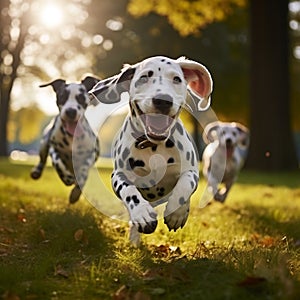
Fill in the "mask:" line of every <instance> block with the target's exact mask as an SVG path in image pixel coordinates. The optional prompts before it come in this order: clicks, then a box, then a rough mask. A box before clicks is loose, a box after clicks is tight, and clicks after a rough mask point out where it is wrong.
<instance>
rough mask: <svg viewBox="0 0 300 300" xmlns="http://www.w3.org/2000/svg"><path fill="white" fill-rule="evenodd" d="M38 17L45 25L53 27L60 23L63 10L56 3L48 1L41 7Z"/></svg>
mask: <svg viewBox="0 0 300 300" xmlns="http://www.w3.org/2000/svg"><path fill="white" fill-rule="evenodd" d="M40 19H41V22H42V23H43V24H44V25H45V26H46V27H48V28H55V27H58V26H60V25H61V24H62V22H63V12H62V10H61V8H60V7H59V6H58V5H55V4H51V3H49V4H47V5H45V6H44V7H43V8H42V11H41V14H40Z"/></svg>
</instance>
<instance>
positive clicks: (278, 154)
mask: <svg viewBox="0 0 300 300" xmlns="http://www.w3.org/2000/svg"><path fill="white" fill-rule="evenodd" d="M250 19H251V20H250V30H251V49H250V53H251V54H250V55H251V58H250V59H251V82H250V120H251V124H250V129H251V146H250V152H249V159H248V166H249V167H250V168H254V169H261V170H285V169H295V168H296V167H297V159H296V153H295V146H294V143H293V137H292V130H291V118H290V89H289V88H290V86H289V84H290V79H289V59H288V58H289V37H288V0H277V1H273V0H251V1H250Z"/></svg>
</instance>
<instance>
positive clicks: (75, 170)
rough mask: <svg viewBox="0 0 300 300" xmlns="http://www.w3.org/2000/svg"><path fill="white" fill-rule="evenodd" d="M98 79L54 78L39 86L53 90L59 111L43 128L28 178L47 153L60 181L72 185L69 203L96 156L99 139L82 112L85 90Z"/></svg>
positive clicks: (78, 192)
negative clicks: (37, 151)
mask: <svg viewBox="0 0 300 300" xmlns="http://www.w3.org/2000/svg"><path fill="white" fill-rule="evenodd" d="M98 81H99V79H97V78H94V77H92V76H87V77H85V78H84V79H83V80H82V81H81V82H80V83H66V81H65V80H63V79H56V80H54V81H52V82H50V83H47V84H43V85H40V87H46V86H52V88H53V90H54V92H55V93H56V103H57V106H58V108H59V114H58V115H57V116H56V117H55V118H54V119H53V120H52V121H51V122H50V124H49V125H48V126H47V128H46V129H45V132H44V135H43V138H42V140H41V144H40V151H39V157H40V161H39V163H38V164H37V165H36V166H35V167H34V168H33V169H32V170H31V177H32V178H33V179H38V178H40V177H41V175H42V172H43V169H44V167H45V164H46V161H47V157H48V154H49V155H50V157H51V159H52V164H53V166H54V168H55V169H56V172H57V174H58V175H59V177H60V179H61V180H62V181H63V183H64V184H65V185H67V186H70V185H75V186H74V188H73V189H72V191H71V193H70V196H69V202H70V203H75V202H76V201H78V199H79V197H80V195H81V191H82V188H83V186H84V184H85V182H86V180H87V177H88V172H89V169H90V168H91V167H92V166H93V165H94V163H95V162H96V160H97V158H98V156H99V141H98V138H97V137H96V135H95V134H94V132H93V131H92V129H91V127H90V125H89V123H88V120H87V119H86V117H85V115H84V113H85V111H86V108H87V106H88V105H89V104H90V98H89V94H88V91H89V90H90V89H91V88H92V87H93V86H94V85H95V84H96V83H97V82H98Z"/></svg>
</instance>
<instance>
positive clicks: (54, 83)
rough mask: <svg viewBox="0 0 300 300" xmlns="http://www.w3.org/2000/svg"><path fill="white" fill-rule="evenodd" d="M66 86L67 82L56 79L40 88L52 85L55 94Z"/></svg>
mask: <svg viewBox="0 0 300 300" xmlns="http://www.w3.org/2000/svg"><path fill="white" fill-rule="evenodd" d="M65 84H66V81H65V80H63V79H56V80H54V81H51V82H49V83H45V84H41V85H40V87H46V86H49V85H51V86H52V88H53V90H54V92H55V93H57V92H58V91H59V90H60V89H61V88H63V87H64V86H65Z"/></svg>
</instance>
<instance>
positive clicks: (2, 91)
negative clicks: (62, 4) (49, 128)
mask: <svg viewBox="0 0 300 300" xmlns="http://www.w3.org/2000/svg"><path fill="white" fill-rule="evenodd" d="M11 9H12V10H10V0H2V1H1V4H0V13H1V18H0V39H1V40H0V54H1V56H0V85H1V86H0V156H7V154H8V153H7V123H8V116H9V103H10V95H11V90H12V87H13V83H14V81H15V79H16V78H17V69H18V66H19V64H20V59H21V57H20V55H21V51H22V49H23V47H24V43H25V37H26V33H27V30H28V26H29V23H28V16H27V9H26V7H24V8H23V11H22V10H19V11H18V12H19V13H18V12H17V11H15V10H13V7H11ZM17 20H19V21H20V23H17V22H16V21H17ZM17 24H19V25H17ZM13 29H15V31H14V32H13Z"/></svg>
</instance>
